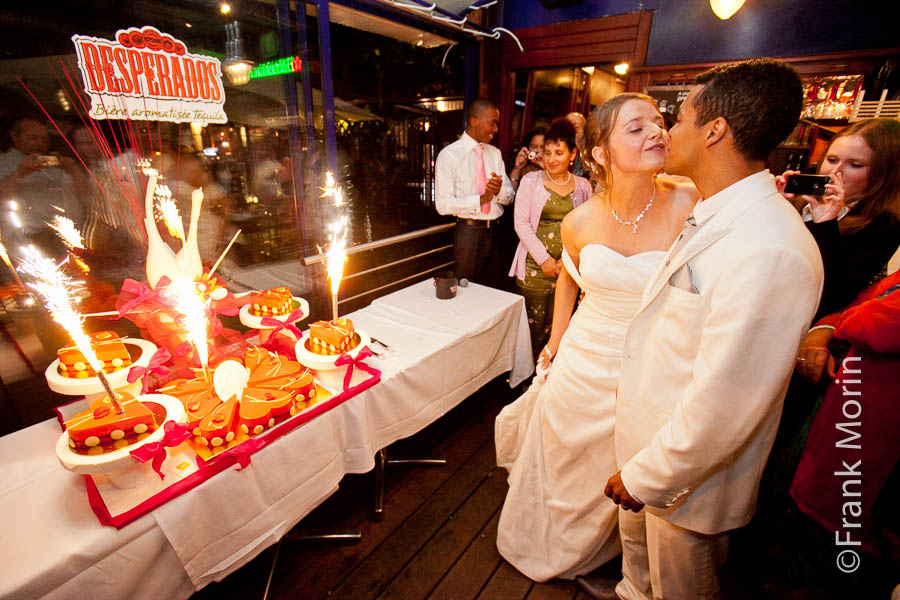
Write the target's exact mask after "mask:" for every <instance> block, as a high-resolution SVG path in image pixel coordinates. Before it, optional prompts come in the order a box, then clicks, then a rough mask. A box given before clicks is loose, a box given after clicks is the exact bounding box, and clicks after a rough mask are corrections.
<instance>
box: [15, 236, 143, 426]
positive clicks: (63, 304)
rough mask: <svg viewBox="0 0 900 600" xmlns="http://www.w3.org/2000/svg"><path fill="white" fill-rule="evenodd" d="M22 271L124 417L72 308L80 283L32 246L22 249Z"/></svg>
mask: <svg viewBox="0 0 900 600" xmlns="http://www.w3.org/2000/svg"><path fill="white" fill-rule="evenodd" d="M22 255H23V257H24V258H23V261H22V272H23V273H25V274H27V275H30V276H32V277H34V283H29V284H28V287H30V288H31V289H33V290H34V291H36V292H37V293H38V294H40V295H41V297H42V298H43V299H44V304H45V305H46V307H47V310H48V311H50V316H51V317H53V319H54V320H55V321H56V322H57V323H59V324H60V325H62V327H63V329H65V330H66V332H67V333H68V334H69V336H70V337H71V338H72V341H73V342H75V345H76V346H77V347H78V349H79V350H80V351H81V353H82V354H83V355H84V357H85V359H86V360H87V361H88V363H89V364H90V365H91V368H92V369H94V371H95V372H96V373H97V377H98V378H100V383H101V384H102V385H103V389H104V390H106V393H107V394H108V395H109V399H110V402H111V403H112V406H113V408H114V409H115V411H116V413H117V414H124V412H125V409H124V408H123V407H122V404H121V403H120V402H119V398H118V396H116V394H115V392H113V390H112V387H110V385H109V380H107V379H106V374H105V373H104V372H103V363H102V362H100V360H99V359H98V358H97V355H96V354H95V353H94V349H93V348H92V347H91V339H90V338H89V337H88V336H87V334H85V333H84V330H83V329H82V327H81V325H82V322H83V321H84V319H83V317H82V316H81V314H80V313H79V312H78V310H77V309H76V308H75V301H74V298H75V297H76V296H77V294H78V292H79V290H80V286H81V284H80V282H76V281H73V280H72V279H71V278H70V277H69V276H68V275H66V274H65V273H64V272H63V271H62V270H60V268H59V267H58V266H57V265H56V263H54V262H53V261H52V260H51V259H49V258H46V257H44V256H42V255H41V253H40V252H39V251H38V250H37V249H36V248H35V247H34V246H26V247H23V248H22Z"/></svg>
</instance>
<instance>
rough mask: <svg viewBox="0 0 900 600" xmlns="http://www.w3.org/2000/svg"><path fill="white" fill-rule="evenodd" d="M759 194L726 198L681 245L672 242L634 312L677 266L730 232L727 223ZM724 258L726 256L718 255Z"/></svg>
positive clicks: (656, 291)
mask: <svg viewBox="0 0 900 600" xmlns="http://www.w3.org/2000/svg"><path fill="white" fill-rule="evenodd" d="M761 199H762V198H760V197H755V198H754V197H738V198H734V199H732V200H731V201H729V203H728V204H726V205H725V206H724V207H723V208H722V209H721V210H720V211H719V212H717V213H716V214H714V215H713V216H711V217H710V218H709V220H707V221H706V222H705V223H703V224H701V225H699V227H700V230H699V231H697V232H696V233H695V234H694V236H693V237H692V238H691V239H690V240H688V241H687V243H685V244H684V245H683V246H681V247H678V242H677V241H676V242H675V243H674V244H673V245H672V248H670V249H669V253H668V255H667V256H666V259H665V260H664V261H663V263H662V264H661V265H660V267H659V268H658V269H657V271H656V273H655V274H654V275H653V277H651V280H650V283H649V284H648V285H647V287H646V288H644V294H643V297H642V299H641V308H640V311H639V312H638V314H640V312H642V311H643V310H644V309H646V308H647V306H649V305H650V304H651V303H652V302H653V300H654V299H655V298H656V297H657V296H658V295H659V293H660V292H661V291H662V290H663V289H664V288H665V286H666V283H667V282H668V281H669V278H670V277H672V275H673V274H675V272H676V271H678V269H681V268H682V267H683V266H684V265H685V264H687V263H688V261H690V260H691V259H693V258H694V257H695V256H697V255H698V254H699V253H700V252H702V251H704V250H706V249H707V248H709V247H710V246H711V245H712V244H714V243H715V242H717V241H718V240H720V239H721V238H722V237H723V236H725V234H727V233H728V232H729V231H731V225H732V223H733V222H734V220H735V219H737V218H738V217H739V216H740V215H741V214H743V213H744V212H745V211H746V210H747V209H749V208H750V207H751V206H753V204H755V203H756V202H757V201H759V200H761ZM722 259H723V260H728V257H722Z"/></svg>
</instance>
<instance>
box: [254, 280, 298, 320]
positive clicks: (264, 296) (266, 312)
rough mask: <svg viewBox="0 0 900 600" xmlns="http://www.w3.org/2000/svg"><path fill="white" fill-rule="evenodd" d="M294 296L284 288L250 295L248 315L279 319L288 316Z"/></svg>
mask: <svg viewBox="0 0 900 600" xmlns="http://www.w3.org/2000/svg"><path fill="white" fill-rule="evenodd" d="M293 303H294V296H293V294H291V290H289V289H287V288H286V287H277V288H272V289H271V290H265V291H263V292H255V293H253V294H250V314H251V315H254V316H257V317H280V316H283V315H287V314H290V312H291V306H292V305H293Z"/></svg>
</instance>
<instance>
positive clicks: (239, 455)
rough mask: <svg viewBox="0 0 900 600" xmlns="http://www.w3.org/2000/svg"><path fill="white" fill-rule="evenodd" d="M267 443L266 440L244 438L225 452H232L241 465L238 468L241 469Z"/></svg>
mask: <svg viewBox="0 0 900 600" xmlns="http://www.w3.org/2000/svg"><path fill="white" fill-rule="evenodd" d="M265 445H266V441H265V440H261V439H259V438H250V439H249V440H244V441H243V442H241V443H240V444H238V445H237V446H235V447H234V448H230V449H228V450H226V451H225V452H223V454H230V455H231V456H233V457H234V458H235V459H236V460H237V462H238V465H239V466H240V468H239V469H238V470H240V469H243V468H245V467H246V466H247V465H249V464H250V455H251V454H253V453H254V452H256V451H257V450H259V449H260V448H262V447H264V446H265Z"/></svg>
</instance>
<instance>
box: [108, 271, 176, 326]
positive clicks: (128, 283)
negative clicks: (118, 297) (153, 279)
mask: <svg viewBox="0 0 900 600" xmlns="http://www.w3.org/2000/svg"><path fill="white" fill-rule="evenodd" d="M170 283H171V281H170V280H169V278H168V277H166V276H163V277H160V279H159V281H158V282H157V284H156V287H165V286H167V285H169V284H170ZM122 291H123V292H126V293H128V294H134V296H135V297H134V298H132V299H131V300H129V301H128V302H126V303H125V304H123V305H122V306H120V307H119V316H118V317H117V319H121V318H122V317H124V316H125V315H126V314H127V313H128V312H129V311H130V310H131V309H132V308H134V307H135V306H137V305H138V304H140V303H141V302H144V301H145V300H149V299H150V298H152V297H154V296H155V295H156V291H155V290H152V289H150V286H147V285H144V284H143V283H141V282H140V281H135V280H134V279H126V280H124V281H123V282H122Z"/></svg>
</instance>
